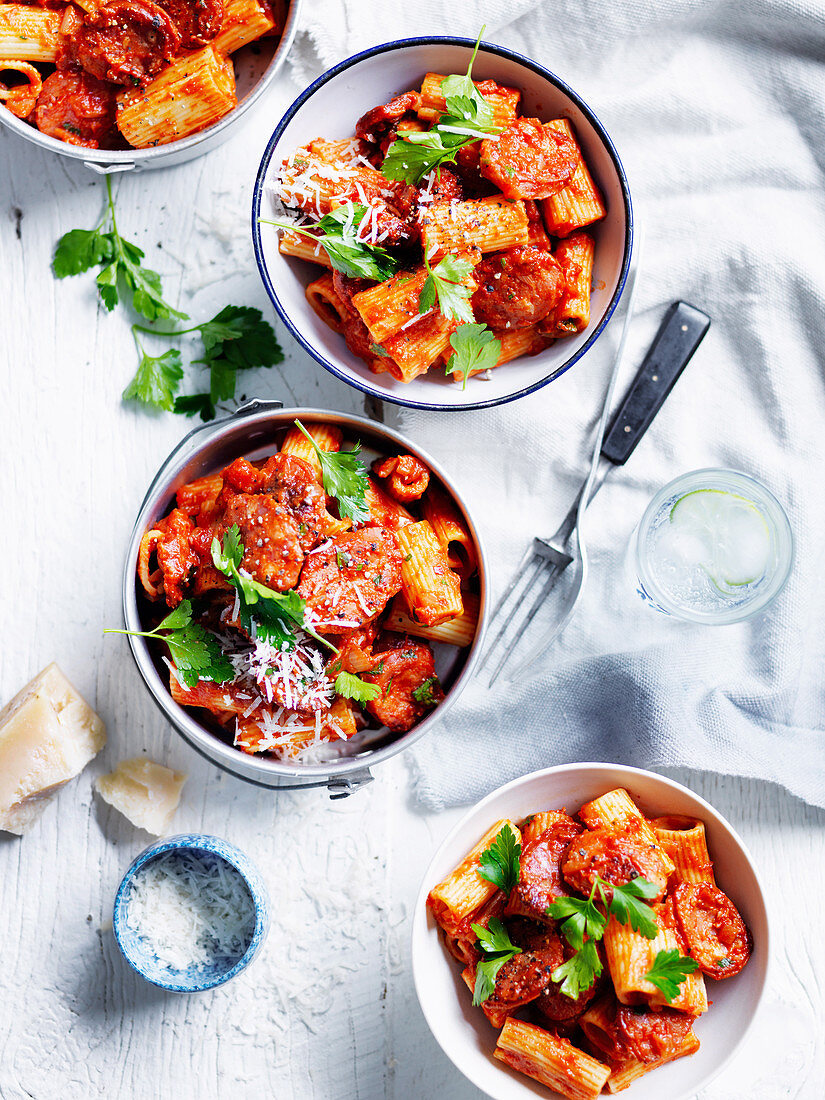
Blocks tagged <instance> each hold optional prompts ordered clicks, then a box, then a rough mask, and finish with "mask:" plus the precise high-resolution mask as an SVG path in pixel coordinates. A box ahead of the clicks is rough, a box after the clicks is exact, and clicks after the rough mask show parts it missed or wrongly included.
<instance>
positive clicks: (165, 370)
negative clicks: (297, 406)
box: [52, 176, 283, 420]
mask: <svg viewBox="0 0 825 1100" xmlns="http://www.w3.org/2000/svg"><path fill="white" fill-rule="evenodd" d="M143 258H144V253H143V251H142V250H141V249H140V248H138V246H137V245H136V244H132V243H131V242H130V241H125V240H124V239H123V238H122V237H121V235H120V232H119V230H118V227H117V219H116V216H115V203H114V198H113V196H112V184H111V179H110V177H109V176H107V177H106V207H105V210H104V213H103V217H102V219H101V220H100V222H99V224H98V225H97V226H96V227H95V228H94V229H72V230H70V231H69V232H68V233H64V235H63V236H62V237H61V238H60V240H59V241H58V242H57V247H56V249H55V253H54V258H53V260H52V271H53V272H54V274H55V276H56V277H57V278H58V279H65V278H66V277H67V276H68V275H79V274H80V273H81V272H83V271H88V270H89V268H92V267H100V269H101V270H100V271H99V272H98V275H97V288H98V293H99V294H100V297H101V300H102V301H103V304H104V305H105V307H106V309H107V310H110V311H111V310H113V309H114V308H115V306H116V305H117V304H118V302H119V301H120V299H121V296H122V295H123V291H124V290H125V291H127V292H128V294H129V295H130V299H129V301H130V303H131V306H132V308H133V309H134V310H135V312H136V313H139V314H141V315H142V316H143V317H145V318H146V320H147V321H157V320H172V319H177V320H181V321H184V320H187V319H188V316H189V315H188V314H186V313H182V312H180V310H177V309H173V307H172V306H171V305H169V303H168V302H166V301H164V299H163V297H162V289H163V288H162V286H161V279H160V275H158V273H157V272H156V271H152V270H151V269H149V268H146V267H143V266H142V263H141V261H142V260H143ZM139 332H140V333H145V334H147V335H150V336H166V337H174V338H177V337H180V336H185V335H186V334H188V333H191V332H199V333H200V335H201V339H202V341H203V347H204V353H203V357H202V358H200V359H196V360H195V362H196V363H203V364H204V365H205V366H208V367H209V369H210V385H209V393H195V394H190V395H187V396H184V397H177V391H178V387H179V386H180V382H181V379H182V378H183V362H182V359H181V354H180V352H179V351H178V350H177V349H174V348H171V349H169V350H168V351H165V352H163V353H162V354H161V355H150V354H149V353H148V352H147V351H146V350H145V348H144V347H143V345H142V344H141V342H140V340H139V339H138V336H137V334H138V333H139ZM132 336H133V338H134V341H135V347H136V348H137V352H138V356H139V361H138V368H137V371H136V373H135V376H134V378H133V379H132V380H131V382H130V383H129V384H128V386H127V387H126V389H125V390H124V391H123V397H124V399H126V400H129V399H134V400H136V401H141V402H143V403H144V404H146V405H153V406H154V407H156V408H159V409H166V410H168V411H173V410H174V412H177V413H183V414H184V415H186V416H192V415H194V414H195V413H200V416H201V418H202V419H203V420H210V419H211V418H212V417H213V416H214V415H215V405H216V403H217V402H218V401H227V400H230V399H231V398H233V397H234V396H235V372H236V371H238V370H246V369H248V368H250V367H271V366H274V365H275V363H280V362H281V361H282V360H283V352H282V351H281V348H280V347H279V345H278V342H277V340H276V339H275V333H274V331H273V329H272V326H271V325H270V324H269V323H268V322H266V321H264V320H263V319H262V315H261V311H260V310H258V309H250V308H247V307H244V306H226V307H225V308H224V309H222V310H221V311H220V313H218V314H217V316H215V317H213V318H212V320H211V321H205V322H204V323H203V324H200V325H195V326H193V327H192V328H187V329H176V330H172V331H168V330H167V331H163V330H159V329H156V328H147V327H146V326H145V325H132Z"/></svg>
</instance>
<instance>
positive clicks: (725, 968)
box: [672, 882, 753, 980]
mask: <svg viewBox="0 0 825 1100" xmlns="http://www.w3.org/2000/svg"><path fill="white" fill-rule="evenodd" d="M672 898H673V912H674V914H675V917H676V920H677V922H678V924H679V930H680V931H681V933H682V935H683V936H684V939H685V942H686V943H687V946H688V949H689V951H690V954H691V955H692V956H693V958H694V959H695V960H696V962H697V963H698V964H699V968H700V969H701V970H702V972H703V973H704V974H707V976H708V977H709V978H716V979H717V980H719V979H721V978H732V977H733V975H734V974H738V973H739V971H740V970H741V969H742V967H743V966H744V965H745V963H746V962H747V961H748V959H749V958H750V956H751V951H752V949H753V940H752V938H751V934H750V931H749V930H748V926H747V925H746V924H745V922H744V921H743V920H742V918H741V916H740V915H739V910H738V909H737V908H736V906H735V905H734V904H733V902H732V901H731V900H730V898H729V897H728V896H727V894H723V893H722V891H721V890H720V889H718V887H716V886H711V884H710V883H707V882H701V883H691V882H682V883H680V884H679V885H678V886H677V887H676V889H675V890H674V891H673V895H672Z"/></svg>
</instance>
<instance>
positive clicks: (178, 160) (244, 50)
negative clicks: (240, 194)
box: [0, 0, 303, 175]
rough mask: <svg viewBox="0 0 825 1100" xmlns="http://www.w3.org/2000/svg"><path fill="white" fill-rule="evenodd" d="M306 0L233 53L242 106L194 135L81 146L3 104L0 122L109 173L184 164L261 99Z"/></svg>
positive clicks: (227, 133) (222, 137)
mask: <svg viewBox="0 0 825 1100" xmlns="http://www.w3.org/2000/svg"><path fill="white" fill-rule="evenodd" d="M302 3H303V0H290V5H289V11H288V13H287V18H286V26H285V27H284V33H283V34H282V35H281V37H280V38H279V39H277V40H276V39H273V38H260V39H258V40H257V41H256V42H250V43H249V45H248V46H243V47H241V49H240V50H238V51H237V52H236V53H234V54H233V55H232V61H233V63H234V65H235V80H236V84H237V88H238V106H237V107H236V108H235V109H234V110H233V111H230V112H229V114H228V115H225V116H224V117H223V118H222V119H220V120H219V121H218V122H216V123H215V124H214V126H209V127H207V128H206V129H205V130H201V131H200V132H199V133H197V134H192V136H191V137H188V138H182V139H181V140H180V141H172V142H170V143H169V144H168V145H158V146H155V147H154V148H152V149H83V148H81V147H80V146H78V145H68V144H67V143H66V142H65V141H58V139H57V138H53V137H49V136H48V135H47V134H41V132H40V131H39V130H38V129H36V128H35V127H34V126H30V125H29V124H28V123H27V122H24V121H23V119H21V118H15V116H14V115H13V114H12V113H11V111H7V110H5V109H4V108H1V107H0V123H2V124H3V125H4V126H7V127H8V128H9V129H10V130H11V131H12V132H13V133H15V134H19V135H20V137H22V138H24V139H25V140H26V141H31V142H33V143H34V144H35V145H39V146H40V147H41V148H42V149H48V150H50V151H51V152H52V153H58V154H59V155H60V156H63V157H69V158H70V159H71V160H79V161H82V162H83V164H84V165H85V166H86V167H87V168H89V169H91V171H92V172H98V173H99V174H100V175H108V174H111V173H115V172H133V171H134V172H143V171H146V170H147V169H149V168H169V167H170V166H171V165H173V164H183V163H184V162H185V161H187V160H193V159H194V158H195V157H199V156H201V155H202V154H203V153H208V152H209V150H210V149H214V148H215V147H216V146H217V145H220V144H221V143H222V142H224V141H226V139H227V138H229V137H231V136H232V130H233V127H235V126H237V124H238V122H239V121H240V119H241V118H242V116H243V115H245V114H246V112H247V111H248V110H249V109H250V107H252V106H253V104H255V103H257V102H258V100H259V99H260V98H261V96H262V95H263V94H264V92H265V91H266V89H267V88H268V87H269V85H270V84H271V83H272V81H273V80H274V79H275V77H276V76H277V75H278V72H279V71H280V68H281V66H282V65H283V63H284V58H285V57H286V55H287V53H288V52H289V48H290V46H291V45H292V41H293V39H294V38H295V32H296V30H297V29H298V20H299V18H300V14H301V4H302Z"/></svg>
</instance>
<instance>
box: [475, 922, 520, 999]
mask: <svg viewBox="0 0 825 1100" xmlns="http://www.w3.org/2000/svg"><path fill="white" fill-rule="evenodd" d="M470 927H471V928H472V930H473V932H475V934H476V936H478V947H479V950H480V951H481V953H482V956H483V957H482V958H481V959H480V960H479V962H478V964H477V965H476V982H475V988H474V990H473V1004H474V1005H480V1004H481V1003H482V1002H483V1001H486V1000H487V998H488V997H490V996H492V994H493V993H494V991H495V988H496V975H497V974H498V972H499V970H501V968H502V966H504V964H505V963H506V962H509V961H510V959H512V958H513V956H514V955H520V954H521V948H520V947H516V945H515V944H514V943H511V941H510V937H509V935H508V934H507V929H506V928H505V927H504V925H503V924H502V923H501V921H500V920H498V919H497V918H496V917H491V918H490V920H489V922H488V926H487V927H486V928H485V927H484V926H483V925H482V924H471V925H470Z"/></svg>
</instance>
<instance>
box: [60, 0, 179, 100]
mask: <svg viewBox="0 0 825 1100" xmlns="http://www.w3.org/2000/svg"><path fill="white" fill-rule="evenodd" d="M180 46H181V35H180V32H179V31H178V28H177V27H176V26H175V24H174V23H173V22H172V19H171V18H170V17H169V15H168V14H167V13H166V12H165V11H164V10H163V8H161V7H159V6H158V5H157V4H153V3H152V2H151V0H111V3H109V4H107V5H106V7H104V8H101V9H100V11H98V13H97V14H96V15H95V16H94V17H92V18H87V19H86V21H85V22H84V24H83V26H82V27H81V28H80V30H79V31H78V32H77V34H75V35H74V36H73V37H72V38H71V39H70V42H69V45H68V53H69V56H70V57H71V59H72V60H74V61H76V62H77V63H78V64H79V65H80V66H81V67H82V68H83V69H85V70H86V72H87V73H89V74H90V75H91V76H95V77H97V78H98V80H109V81H111V82H112V83H113V84H125V85H127V86H129V87H133V86H138V87H145V85H147V84H148V83H149V81H150V80H151V79H152V77H153V76H157V74H158V73H159V72H160V71H161V69H162V68H163V67H164V65H165V64H166V62H167V61H171V59H172V58H173V57H174V56H175V54H177V52H178V50H179V49H180Z"/></svg>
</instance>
